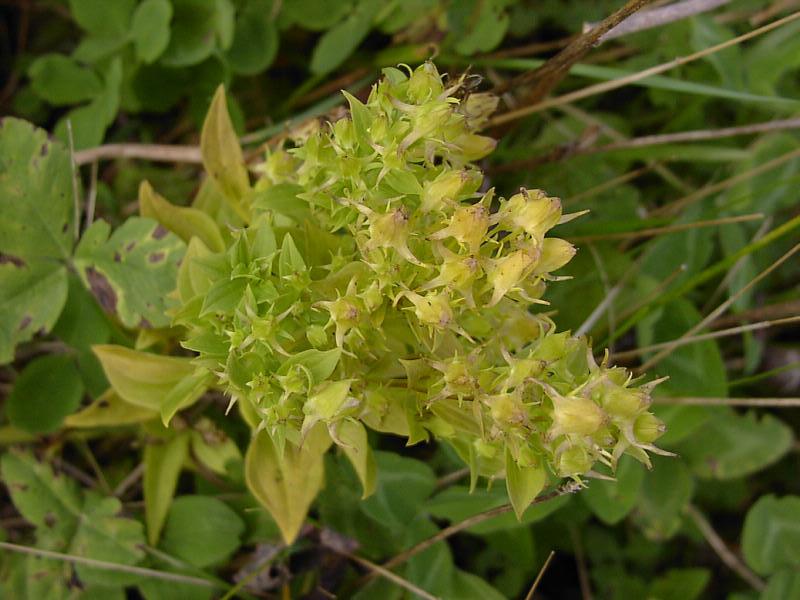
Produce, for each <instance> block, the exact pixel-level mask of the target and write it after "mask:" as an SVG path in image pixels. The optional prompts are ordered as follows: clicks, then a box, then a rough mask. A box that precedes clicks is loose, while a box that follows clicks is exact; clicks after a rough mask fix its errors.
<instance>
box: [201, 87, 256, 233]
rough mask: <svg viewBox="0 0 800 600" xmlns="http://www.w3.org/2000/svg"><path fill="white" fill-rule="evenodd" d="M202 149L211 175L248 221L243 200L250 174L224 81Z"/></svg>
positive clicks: (211, 109)
mask: <svg viewBox="0 0 800 600" xmlns="http://www.w3.org/2000/svg"><path fill="white" fill-rule="evenodd" d="M200 152H201V154H202V156H203V166H205V168H206V172H207V173H208V176H209V177H211V179H213V180H214V182H215V183H216V184H217V187H219V189H220V191H221V192H222V195H223V196H224V197H225V199H226V200H227V201H228V202H229V203H230V205H231V207H232V208H233V209H234V210H235V211H236V213H237V215H239V217H240V218H242V219H243V220H244V221H245V222H246V221H248V220H249V219H248V217H249V215H248V213H247V211H246V210H245V208H244V205H243V203H244V201H245V200H246V199H247V197H248V196H249V193H250V178H249V177H248V175H247V167H246V165H245V162H244V156H243V155H242V148H241V146H239V138H238V137H237V136H236V131H235V130H234V129H233V123H232V122H231V117H230V115H229V114H228V105H227V102H226V101H225V89H224V88H223V87H222V86H221V85H220V86H219V87H218V88H217V92H216V93H215V94H214V99H213V100H212V101H211V106H210V107H209V109H208V114H207V115H206V120H205V123H203V131H202V133H201V134H200Z"/></svg>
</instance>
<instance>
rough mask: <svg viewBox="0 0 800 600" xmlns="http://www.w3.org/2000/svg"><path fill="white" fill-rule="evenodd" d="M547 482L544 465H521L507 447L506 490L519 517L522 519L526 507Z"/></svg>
mask: <svg viewBox="0 0 800 600" xmlns="http://www.w3.org/2000/svg"><path fill="white" fill-rule="evenodd" d="M545 483H547V473H545V470H544V468H543V467H541V466H538V467H520V466H519V465H518V464H517V461H516V460H514V457H513V456H511V452H510V451H509V450H508V449H506V490H508V499H509V500H510V501H511V506H512V507H513V508H514V513H515V514H516V515H517V519H522V515H523V513H524V512H525V509H527V508H528V507H529V506H530V505H531V502H533V501H534V500H535V499H536V496H538V495H539V492H541V491H542V490H543V489H544V484H545Z"/></svg>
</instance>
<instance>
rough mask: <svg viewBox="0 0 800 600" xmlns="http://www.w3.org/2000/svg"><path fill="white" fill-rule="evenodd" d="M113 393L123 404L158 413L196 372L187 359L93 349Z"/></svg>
mask: <svg viewBox="0 0 800 600" xmlns="http://www.w3.org/2000/svg"><path fill="white" fill-rule="evenodd" d="M92 350H93V351H94V353H95V355H96V356H97V358H98V359H99V360H100V364H101V365H102V366H103V371H104V372H105V374H106V377H108V381H109V382H110V383H111V387H112V388H114V391H115V392H116V393H117V394H119V395H120V397H121V398H122V399H123V400H125V401H126V402H130V403H131V404H135V405H137V406H140V407H142V408H146V409H150V410H155V411H158V412H161V407H162V405H163V403H164V401H165V400H166V398H167V396H168V395H169V394H170V392H171V391H172V390H173V389H174V388H175V387H176V386H177V385H178V384H179V383H180V382H181V381H182V380H183V379H184V378H186V377H188V376H190V375H192V374H193V373H194V372H195V369H196V367H195V366H194V365H193V364H192V359H190V358H177V357H173V356H161V355H158V354H150V353H149V352H138V351H136V350H131V349H130V348H125V347H124V346H113V345H100V346H93V347H92Z"/></svg>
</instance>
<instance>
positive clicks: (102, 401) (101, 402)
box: [97, 400, 111, 408]
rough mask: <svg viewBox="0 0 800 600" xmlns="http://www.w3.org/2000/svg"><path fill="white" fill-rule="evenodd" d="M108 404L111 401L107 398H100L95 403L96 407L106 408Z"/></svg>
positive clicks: (109, 404)
mask: <svg viewBox="0 0 800 600" xmlns="http://www.w3.org/2000/svg"><path fill="white" fill-rule="evenodd" d="M109 406H111V403H110V402H109V401H108V400H100V402H98V403H97V407H98V408H108V407H109Z"/></svg>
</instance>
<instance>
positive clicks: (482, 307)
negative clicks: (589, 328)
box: [176, 63, 662, 495]
mask: <svg viewBox="0 0 800 600" xmlns="http://www.w3.org/2000/svg"><path fill="white" fill-rule="evenodd" d="M347 100H348V102H349V115H347V116H343V117H342V118H340V119H338V120H336V121H335V122H332V123H314V124H312V125H311V126H308V127H306V128H304V129H303V130H302V131H300V132H296V135H295V137H294V139H293V140H291V143H287V145H286V146H285V147H284V148H282V149H279V150H277V151H273V152H271V153H270V154H269V155H268V156H267V157H266V160H265V162H264V163H263V164H262V165H261V166H260V169H261V177H260V179H259V181H258V183H257V184H256V186H255V191H254V193H253V196H252V198H250V199H249V201H250V207H251V210H252V218H251V219H250V224H249V226H247V227H244V228H242V229H240V230H238V231H236V232H234V234H233V242H232V244H231V245H230V247H229V248H228V250H227V251H226V252H224V253H219V254H215V253H212V252H210V251H208V250H207V249H206V248H204V247H202V245H201V244H197V243H195V244H193V245H192V246H190V249H189V252H188V254H187V258H186V259H185V260H184V265H183V267H182V273H181V277H182V278H183V279H187V278H188V280H189V281H190V282H191V293H187V294H185V295H182V299H183V300H184V305H183V307H182V308H181V309H180V310H179V311H178V312H177V314H176V322H177V323H179V324H182V325H184V326H186V327H187V328H188V330H189V332H190V333H189V335H188V337H187V339H186V340H185V342H184V346H185V347H186V348H189V349H191V350H194V351H196V352H198V354H199V357H198V359H197V362H198V364H200V365H203V366H205V367H206V368H207V369H208V370H209V371H211V372H213V373H216V375H217V379H218V382H219V384H220V385H221V386H222V387H223V388H224V389H225V390H226V391H227V393H229V394H230V396H231V397H232V399H233V400H235V401H237V402H238V403H239V405H240V408H241V410H242V412H243V414H244V415H245V417H246V418H247V419H248V421H250V423H251V424H252V425H253V426H254V427H257V428H259V429H264V430H266V431H267V432H268V433H269V435H270V436H272V438H273V440H275V442H276V444H277V445H278V447H282V446H283V444H284V443H285V442H286V441H287V440H288V441H289V442H291V443H294V444H301V443H302V440H303V438H304V436H305V435H307V434H308V432H309V431H310V429H311V428H314V427H317V426H318V425H320V424H323V425H324V426H325V427H327V429H328V432H329V434H330V436H331V438H332V439H333V441H334V442H336V443H340V444H341V445H343V447H347V444H348V442H347V441H345V440H343V439H342V438H341V432H342V424H343V423H347V424H353V423H355V424H357V425H358V426H359V427H361V426H362V424H363V425H366V426H368V427H370V428H373V429H376V430H379V431H388V432H393V433H397V434H400V435H405V436H408V438H409V442H410V443H414V442H417V441H420V440H424V439H427V438H428V437H429V435H430V434H433V435H434V436H436V437H438V438H440V439H444V440H447V441H448V442H449V443H451V444H452V445H453V446H454V447H455V448H456V450H457V451H458V452H459V453H460V454H461V455H462V456H463V457H464V459H465V460H466V461H467V462H468V463H469V464H470V466H471V467H472V468H473V472H474V473H475V474H481V475H485V476H490V477H493V476H502V475H503V474H504V473H508V472H509V470H510V469H515V470H519V471H520V472H521V473H523V480H527V481H529V480H531V477H533V476H535V477H534V479H535V478H536V477H538V478H540V479H541V480H542V481H544V480H545V479H546V477H547V474H548V473H550V474H554V475H556V476H559V477H574V478H577V477H579V476H581V475H583V474H585V473H586V472H588V471H590V470H591V469H592V468H593V465H594V464H595V463H596V462H598V461H600V462H604V463H606V464H608V465H610V466H612V468H613V466H614V465H615V464H616V461H617V459H618V458H619V457H620V455H622V454H623V453H626V452H627V453H630V454H633V455H634V456H636V457H637V458H638V459H640V460H642V461H644V462H648V459H647V454H646V450H652V449H653V446H652V442H653V441H654V440H655V439H656V438H657V437H658V435H659V434H660V433H661V430H662V426H661V424H660V423H659V422H658V420H657V419H656V418H655V417H654V416H653V415H652V414H651V413H649V412H648V405H649V403H650V399H649V388H648V387H647V386H641V387H636V386H635V385H633V383H632V382H631V380H630V375H629V374H628V373H627V372H626V371H625V370H624V369H620V368H611V367H608V366H607V365H605V364H602V365H597V364H596V363H595V361H594V359H593V358H592V353H591V348H590V347H589V346H588V344H587V342H586V341H585V340H582V339H576V338H572V337H570V336H569V335H568V334H565V333H560V334H559V333H555V327H554V326H553V323H552V322H551V321H549V320H548V319H546V318H543V317H540V316H536V315H535V314H533V313H532V312H531V311H530V307H531V305H532V304H535V303H541V302H543V301H542V300H541V297H542V294H543V293H544V291H545V285H546V283H547V282H548V281H551V280H555V279H557V278H556V277H555V276H553V275H552V273H553V272H554V271H557V270H558V269H559V268H560V267H562V266H563V265H565V264H566V263H567V262H568V261H569V260H570V259H571V258H572V256H573V255H574V253H575V249H574V248H573V246H572V245H571V244H569V243H568V242H566V241H564V240H561V239H558V238H554V237H547V234H548V233H549V231H550V229H552V228H553V227H555V226H556V225H558V224H559V223H563V222H565V221H566V220H568V219H569V218H570V216H569V215H564V214H562V209H561V204H560V202H559V200H558V199H556V198H551V197H548V196H547V195H546V194H545V193H544V192H542V191H540V190H525V189H522V190H520V191H519V192H518V193H515V194H513V195H511V196H510V197H508V198H505V197H501V196H499V195H498V194H496V193H495V191H494V189H491V188H487V186H486V185H485V181H484V177H483V174H482V172H481V171H480V169H479V168H478V167H477V166H476V165H475V164H474V161H476V160H478V159H480V158H482V157H484V156H486V155H487V154H488V153H490V152H491V151H492V149H493V148H494V145H495V144H494V141H493V140H492V139H490V138H488V137H485V136H482V135H480V134H479V133H477V131H478V129H479V128H480V127H481V126H482V125H483V124H484V123H485V121H486V118H487V117H488V115H489V114H490V113H491V112H492V111H493V110H494V108H495V106H496V99H495V98H493V97H492V96H489V95H487V94H474V93H473V94H470V93H469V92H468V91H467V89H466V86H464V85H463V81H461V80H459V81H454V82H450V83H447V82H445V81H444V80H443V78H442V77H441V76H440V75H439V73H438V72H437V71H436V68H435V67H434V66H433V65H432V64H431V63H426V64H424V65H422V66H420V67H419V68H417V69H416V70H413V71H412V70H410V69H409V70H407V72H404V71H403V70H400V69H386V70H385V71H384V77H383V79H382V80H381V82H380V83H378V84H377V85H376V86H375V87H374V88H373V90H372V92H371V94H370V96H369V98H368V100H367V101H366V103H362V102H360V101H359V100H357V99H356V98H354V97H352V96H349V95H348V96H347ZM198 291H199V292H200V293H199V294H198ZM179 292H180V287H179ZM540 476H541V477H540ZM514 479H515V480H517V479H519V478H518V477H515V478H514ZM510 491H511V490H510ZM512 495H513V494H512Z"/></svg>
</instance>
